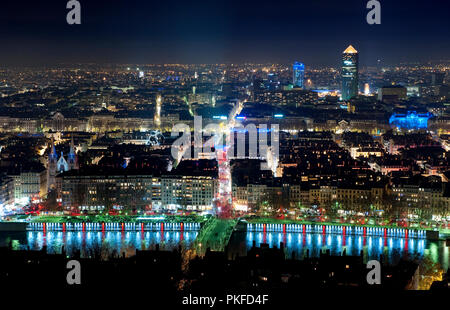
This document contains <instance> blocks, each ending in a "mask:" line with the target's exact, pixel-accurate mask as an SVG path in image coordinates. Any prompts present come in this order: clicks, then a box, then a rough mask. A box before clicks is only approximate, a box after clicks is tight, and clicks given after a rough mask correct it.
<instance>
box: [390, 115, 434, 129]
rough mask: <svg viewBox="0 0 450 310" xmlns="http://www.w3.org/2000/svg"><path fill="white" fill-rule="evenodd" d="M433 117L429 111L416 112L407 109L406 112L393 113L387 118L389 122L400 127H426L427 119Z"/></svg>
mask: <svg viewBox="0 0 450 310" xmlns="http://www.w3.org/2000/svg"><path fill="white" fill-rule="evenodd" d="M431 117H433V114H431V113H417V112H416V111H408V112H407V113H406V114H397V113H394V114H392V116H391V117H390V118H389V124H390V125H393V126H396V127H398V128H402V129H425V128H428V120H429V119H430V118H431Z"/></svg>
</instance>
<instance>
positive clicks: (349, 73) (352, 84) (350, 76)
mask: <svg viewBox="0 0 450 310" xmlns="http://www.w3.org/2000/svg"><path fill="white" fill-rule="evenodd" d="M341 78H342V92H341V94H342V100H348V99H351V98H353V97H355V96H357V95H358V51H357V50H355V49H354V48H353V46H351V45H349V46H348V47H347V49H346V50H345V51H344V53H342V74H341Z"/></svg>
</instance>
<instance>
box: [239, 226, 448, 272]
mask: <svg viewBox="0 0 450 310" xmlns="http://www.w3.org/2000/svg"><path fill="white" fill-rule="evenodd" d="M240 238H241V239H244V240H245V241H244V242H245V247H246V250H249V249H250V248H251V247H252V245H253V241H255V244H256V246H260V245H261V243H267V244H268V245H269V247H271V248H272V247H279V246H280V243H281V242H283V243H284V246H285V249H286V250H285V253H286V255H287V256H288V257H292V255H295V257H296V258H299V259H302V258H303V257H305V256H306V253H307V251H308V250H309V256H310V257H318V256H319V255H320V253H321V252H324V251H325V250H329V251H330V254H331V255H334V256H337V255H341V254H342V253H343V251H344V249H345V252H346V255H355V256H359V255H361V252H362V255H363V256H364V259H367V260H370V259H379V258H380V255H383V257H384V259H387V260H388V263H389V264H395V263H396V262H397V261H398V260H399V259H400V258H402V257H403V258H410V259H416V258H417V259H421V258H423V257H424V256H429V257H430V258H431V259H432V260H433V261H435V262H439V263H441V265H442V266H443V267H444V268H448V264H449V257H448V252H449V251H448V247H446V246H445V242H442V241H440V242H430V241H427V240H426V239H415V238H401V237H383V236H366V237H364V236H358V235H343V234H321V233H282V232H267V233H264V232H247V233H243V235H242V236H241V237H240ZM232 242H236V239H235V240H234V241H232ZM241 254H243V253H241Z"/></svg>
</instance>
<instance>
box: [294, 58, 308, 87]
mask: <svg viewBox="0 0 450 310" xmlns="http://www.w3.org/2000/svg"><path fill="white" fill-rule="evenodd" d="M292 69H293V71H294V75H293V78H292V84H294V87H300V88H304V84H303V80H304V79H305V65H304V64H303V63H301V62H298V61H296V62H295V63H294V65H293V66H292Z"/></svg>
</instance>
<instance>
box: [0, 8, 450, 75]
mask: <svg viewBox="0 0 450 310" xmlns="http://www.w3.org/2000/svg"><path fill="white" fill-rule="evenodd" d="M367 1H368V0H309V1H304V0H295V1H293V0H291V1H285V0H276V1H267V0H259V1H248V0H240V1H238V0H225V1H215V0H208V1H199V0H184V1H180V0H160V1H151V0H146V1H143V0H142V1H137V0H109V1H106V0H80V3H81V9H82V24H81V25H72V26H70V25H67V23H66V14H67V12H68V11H69V10H68V9H66V3H67V1H66V0H58V1H56V0H42V1H35V0H33V1H32V0H20V1H17V0H4V1H2V5H1V9H0V35H1V42H2V44H1V45H0V66H1V65H2V64H6V65H8V64H26V65H29V64H45V63H49V64H54V63H60V62H69V63H75V62H118V63H163V62H166V63H174V62H181V63H217V62H220V63H222V62H236V63H239V62H280V63H290V62H292V61H294V60H300V61H303V62H305V63H306V64H312V65H336V64H337V63H338V61H339V57H340V53H341V52H342V51H343V50H344V49H345V48H346V47H347V45H349V44H352V45H353V46H354V47H355V48H356V49H357V50H358V51H359V52H360V61H361V63H362V64H363V65H370V64H374V63H375V62H376V60H377V59H381V60H382V61H383V63H385V64H394V63H399V62H404V61H423V60H441V59H450V57H449V56H450V18H449V16H450V1H449V0H421V1H419V0H409V1H408V0H380V2H381V9H382V13H381V25H368V24H367V23H366V14H367V12H368V10H367V9H366V4H367Z"/></svg>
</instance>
